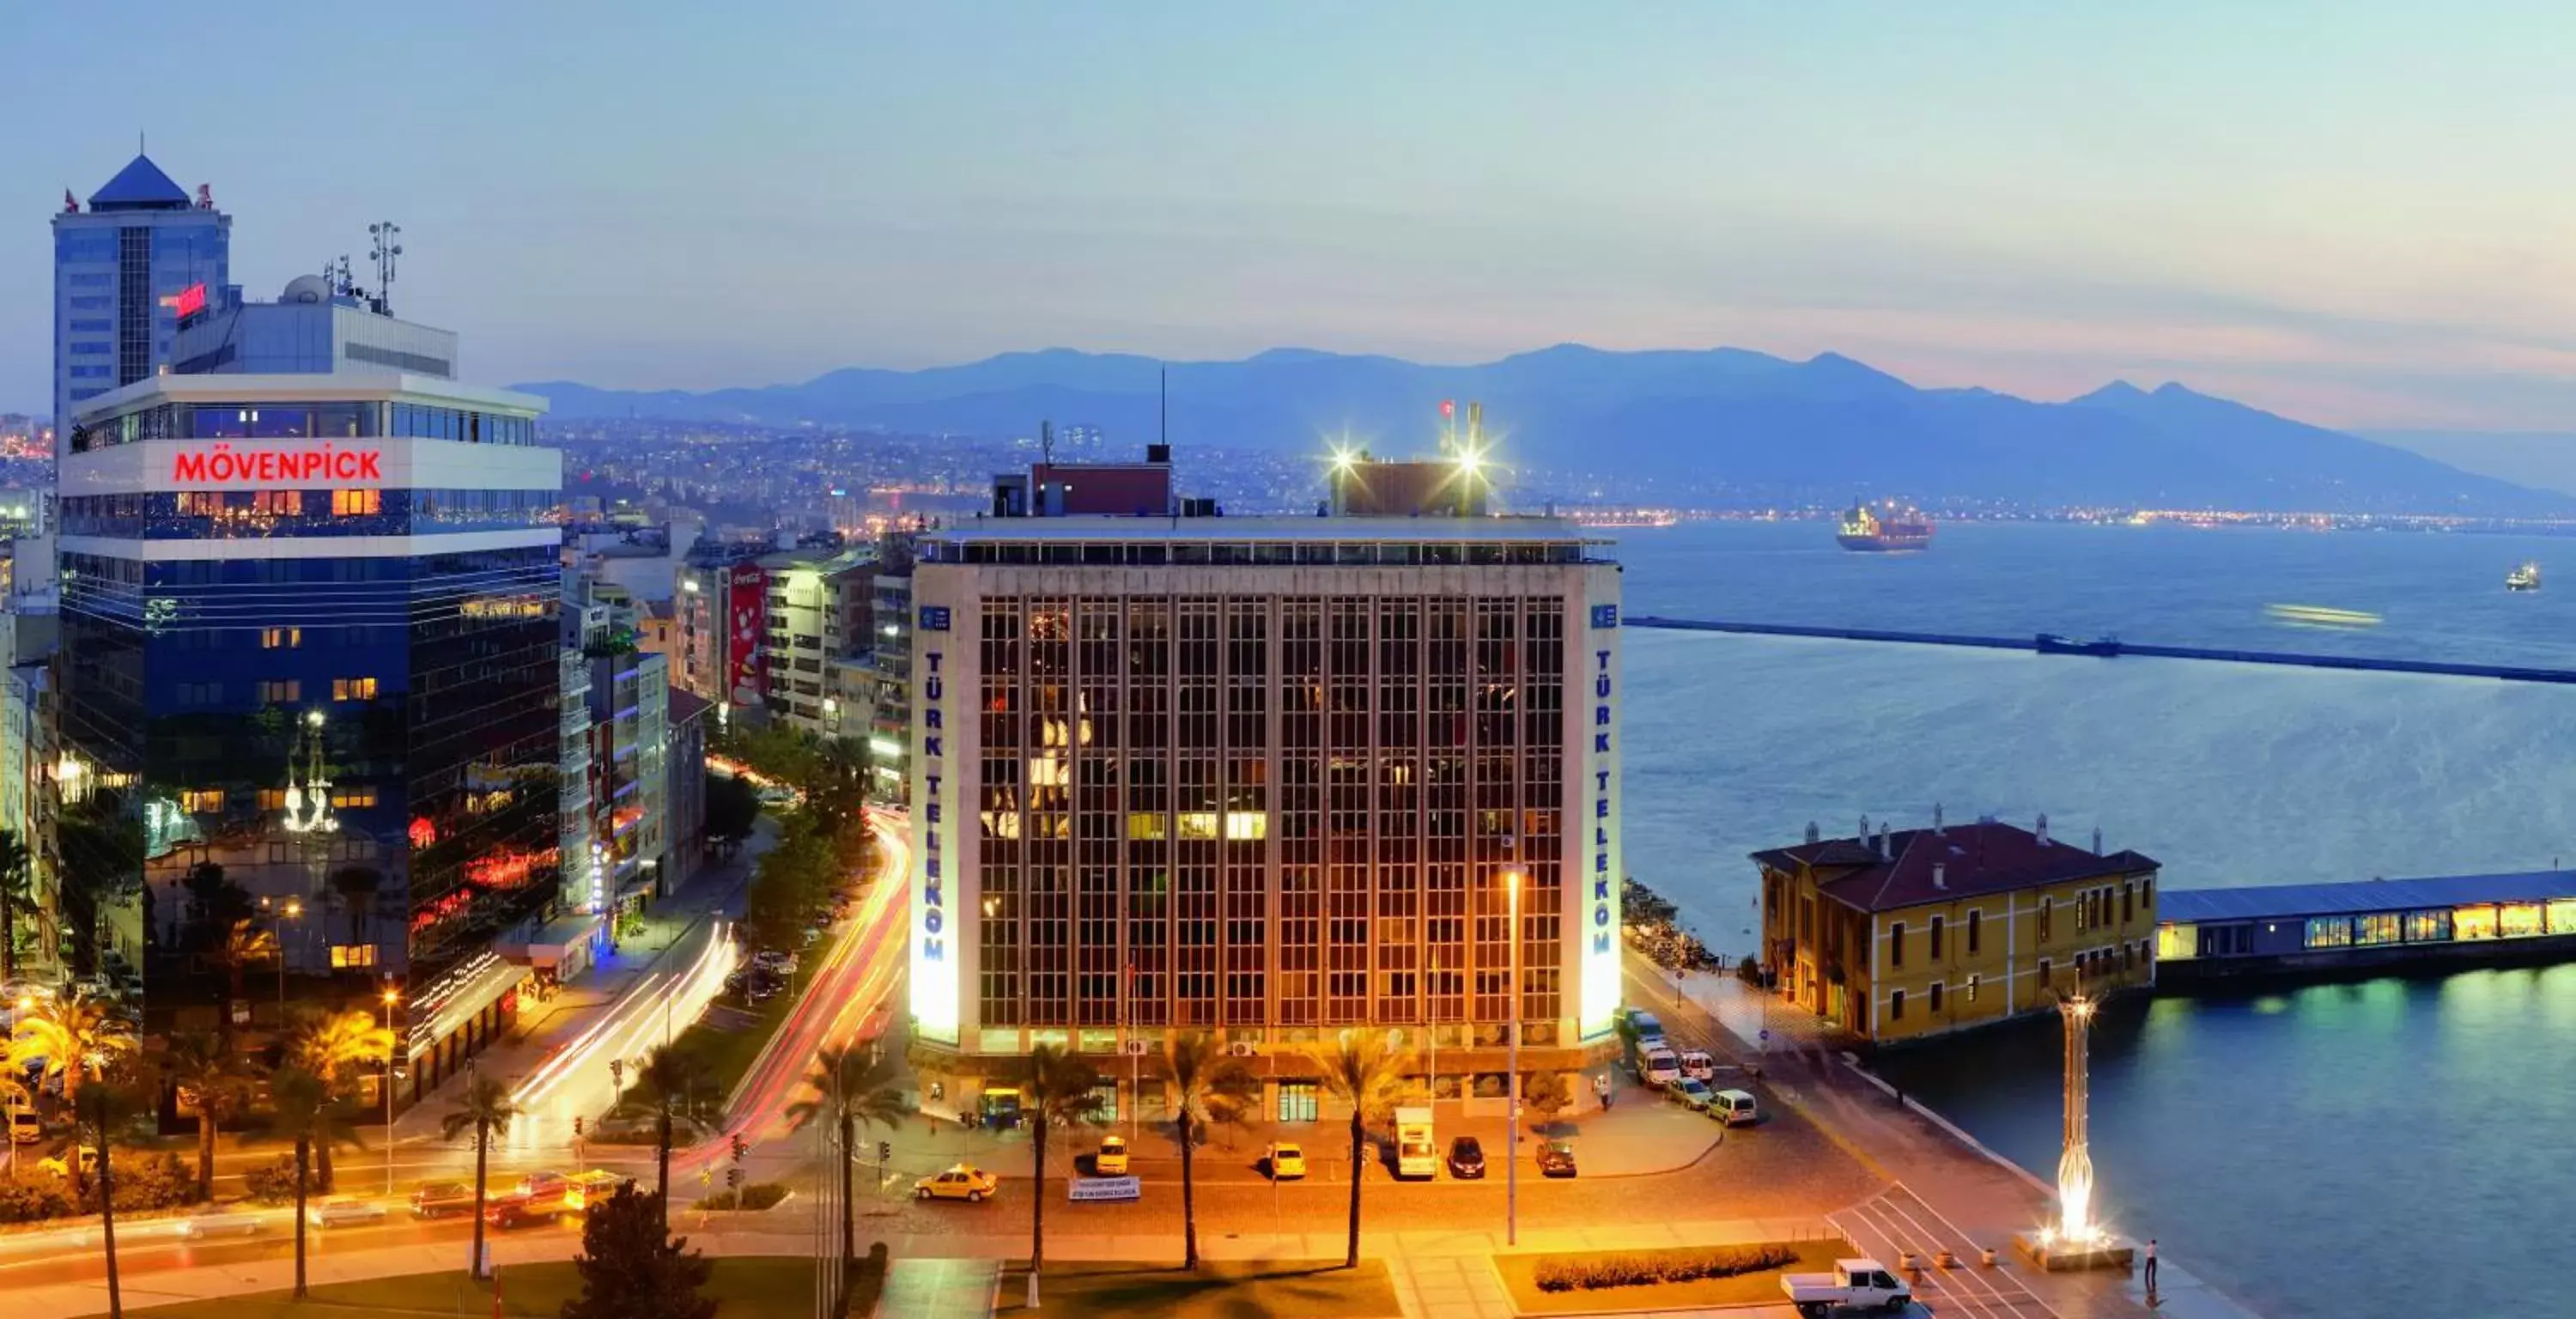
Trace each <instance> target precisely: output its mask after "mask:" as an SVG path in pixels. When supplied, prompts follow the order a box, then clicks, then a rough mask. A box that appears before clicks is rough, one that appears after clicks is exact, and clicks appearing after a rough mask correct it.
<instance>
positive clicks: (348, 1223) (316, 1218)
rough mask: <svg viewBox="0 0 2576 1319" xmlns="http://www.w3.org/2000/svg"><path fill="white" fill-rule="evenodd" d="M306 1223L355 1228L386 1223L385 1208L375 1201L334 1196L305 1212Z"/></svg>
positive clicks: (311, 1206) (317, 1225) (316, 1225)
mask: <svg viewBox="0 0 2576 1319" xmlns="http://www.w3.org/2000/svg"><path fill="white" fill-rule="evenodd" d="M304 1221H305V1222H307V1223H310V1224H312V1225H313V1226H315V1227H355V1226H357V1225H358V1224H360V1223H381V1222H383V1221H385V1207H384V1206H383V1205H381V1204H378V1203H376V1202H375V1201H373V1200H361V1199H358V1198H356V1197H355V1196H347V1195H342V1196H334V1197H332V1198H331V1199H328V1200H325V1201H323V1202H322V1203H320V1204H317V1205H309V1206H307V1207H306V1208H305V1210H304Z"/></svg>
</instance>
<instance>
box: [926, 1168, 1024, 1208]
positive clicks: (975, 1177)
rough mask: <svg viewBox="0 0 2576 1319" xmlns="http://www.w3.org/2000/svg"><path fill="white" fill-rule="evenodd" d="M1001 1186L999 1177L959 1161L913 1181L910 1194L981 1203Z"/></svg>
mask: <svg viewBox="0 0 2576 1319" xmlns="http://www.w3.org/2000/svg"><path fill="white" fill-rule="evenodd" d="M1001 1186H1002V1179H1001V1178H999V1177H995V1176H994V1175H993V1174H991V1173H989V1172H986V1171H984V1170H983V1169H981V1168H978V1167H975V1166H974V1165H972V1164H965V1163H961V1164H958V1165H956V1166H954V1167H952V1168H949V1169H948V1170H947V1171H945V1172H936V1173H932V1174H931V1175H930V1176H928V1177H924V1178H922V1179H921V1180H920V1181H917V1182H914V1183H913V1184H912V1194H913V1198H915V1199H918V1200H963V1201H965V1202H967V1203H968V1204H981V1203H983V1201H984V1198H985V1197H986V1196H989V1195H991V1194H993V1192H995V1191H997V1190H1000V1189H1001Z"/></svg>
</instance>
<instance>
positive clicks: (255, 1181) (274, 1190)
mask: <svg viewBox="0 0 2576 1319" xmlns="http://www.w3.org/2000/svg"><path fill="white" fill-rule="evenodd" d="M242 1187H243V1189H244V1190H246V1191H247V1192H248V1193H249V1195H250V1198H251V1199H253V1200H256V1201H258V1202H260V1203H261V1204H271V1205H273V1204H284V1203H286V1202H287V1201H289V1200H292V1199H294V1198H295V1156H294V1155H292V1154H281V1155H278V1156H277V1162H275V1163H271V1164H268V1165H266V1166H264V1167H256V1168H252V1169H251V1170H250V1171H248V1172H245V1173H243V1174H242ZM304 1193H305V1194H306V1195H308V1196H314V1195H320V1194H322V1176H321V1174H320V1173H319V1172H317V1171H315V1170H314V1169H312V1168H309V1167H308V1168H306V1169H305V1170H304Z"/></svg>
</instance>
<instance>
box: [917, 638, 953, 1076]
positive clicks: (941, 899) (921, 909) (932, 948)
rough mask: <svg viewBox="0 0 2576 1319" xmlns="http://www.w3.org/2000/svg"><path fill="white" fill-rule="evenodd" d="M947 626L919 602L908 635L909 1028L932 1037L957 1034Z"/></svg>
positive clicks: (948, 1037)
mask: <svg viewBox="0 0 2576 1319" xmlns="http://www.w3.org/2000/svg"><path fill="white" fill-rule="evenodd" d="M948 627H949V613H948V607H947V606H945V605H923V606H921V612H920V616H919V618H918V619H917V620H916V622H915V625H914V628H913V635H914V637H915V638H917V649H916V651H915V655H916V658H917V661H918V662H917V663H916V664H915V665H914V670H913V671H914V676H915V678H916V679H917V680H918V681H919V683H920V687H919V688H918V690H917V692H916V696H917V699H916V701H915V702H914V710H915V713H914V718H915V720H916V721H917V723H918V732H917V733H916V736H917V737H918V738H919V739H920V748H919V753H918V756H917V758H916V760H915V773H916V775H917V776H918V780H919V783H920V785H921V790H920V792H919V793H917V794H916V797H917V800H915V801H914V802H913V807H914V809H915V811H916V812H917V813H918V820H917V822H916V824H915V825H914V828H913V837H914V838H915V839H917V840H918V841H919V843H920V847H919V848H918V849H917V855H918V856H919V857H920V858H921V861H920V864H921V874H920V876H919V881H918V883H916V884H915V886H914V888H913V903H912V906H913V912H912V925H913V928H912V1017H913V1025H914V1028H915V1029H917V1030H919V1031H920V1032H921V1033H922V1034H924V1035H927V1036H929V1037H931V1038H932V1039H936V1040H942V1041H945V1042H948V1043H952V1044H953V1043H956V1042H957V1033H958V983H957V982H958V958H957V955H956V940H957V929H956V928H954V926H953V917H952V913H951V907H950V904H949V901H948V896H949V887H948V886H949V882H950V881H951V880H953V879H954V878H955V875H953V874H952V873H951V871H950V865H951V860H950V852H949V847H948V838H949V832H948V808H947V802H946V793H947V789H948V778H949V771H948V709H949V706H948V679H949V673H948V667H947V665H948Z"/></svg>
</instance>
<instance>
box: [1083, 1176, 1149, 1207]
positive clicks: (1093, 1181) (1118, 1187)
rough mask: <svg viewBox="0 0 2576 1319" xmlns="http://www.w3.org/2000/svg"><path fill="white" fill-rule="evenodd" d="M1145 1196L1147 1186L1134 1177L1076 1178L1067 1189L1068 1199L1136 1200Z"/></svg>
mask: <svg viewBox="0 0 2576 1319" xmlns="http://www.w3.org/2000/svg"><path fill="white" fill-rule="evenodd" d="M1144 1194H1145V1184H1144V1183H1143V1182H1140V1181H1138V1180H1136V1179H1135V1178H1133V1177H1076V1178H1074V1179H1073V1180H1072V1182H1071V1183H1069V1184H1068V1186H1067V1188H1066V1195H1067V1198H1069V1199H1072V1200H1076V1201H1081V1200H1134V1199H1137V1198H1139V1197H1141V1196H1143V1195H1144Z"/></svg>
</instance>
